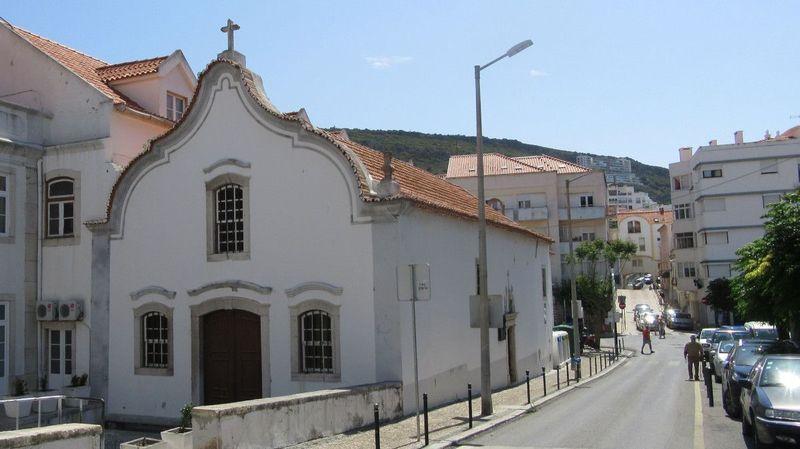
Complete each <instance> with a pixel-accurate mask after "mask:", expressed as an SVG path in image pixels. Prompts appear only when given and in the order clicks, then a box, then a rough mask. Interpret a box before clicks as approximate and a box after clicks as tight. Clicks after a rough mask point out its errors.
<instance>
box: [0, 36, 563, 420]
mask: <svg viewBox="0 0 800 449" xmlns="http://www.w3.org/2000/svg"><path fill="white" fill-rule="evenodd" d="M0 31H2V33H3V36H2V39H1V40H0V45H17V46H20V47H24V46H25V45H27V46H28V47H30V48H28V47H24V48H26V49H27V50H26V51H29V53H30V54H21V55H20V56H19V58H20V59H25V58H28V59H31V60H33V59H37V58H38V59H41V60H42V61H41V63H42V64H52V65H54V67H55V68H54V69H53V70H54V71H56V72H58V71H61V72H60V73H61V74H60V75H58V76H63V77H70V78H69V79H70V80H71V82H72V85H71V86H68V87H66V88H65V87H63V86H61V85H58V89H57V90H63V89H72V88H80V89H87V90H88V91H90V93H91V94H95V91H97V90H98V89H97V88H96V86H93V85H92V82H91V80H87V78H91V77H90V76H87V75H86V74H85V73H82V72H81V70H84V69H85V68H76V67H69V66H68V65H65V63H64V61H59V58H58V55H60V54H63V53H67V52H74V50H69V49H67V48H66V47H63V46H61V45H60V44H56V43H53V42H51V41H47V45H42V46H41V47H38V46H36V45H35V44H31V40H34V41H36V40H37V38H34V37H31V36H32V35H29V33H27V32H24V31H23V30H20V29H18V28H15V27H13V26H10V25H6V26H5V27H3V28H0ZM6 34H7V36H6ZM33 36H35V35H33ZM15 39H16V40H15ZM38 39H43V38H38ZM17 41H19V42H17ZM42 47H44V48H42ZM53 48H55V50H53ZM48 50H49V51H50V52H49V53H48ZM36 51H38V52H39V53H36ZM76 53H77V52H76ZM0 54H5V53H2V52H0ZM54 54H55V55H56V56H54ZM48 58H49V60H48ZM170 58H175V59H177V62H175V63H174V66H166V67H167V68H165V69H164V72H163V73H162V67H165V65H167V64H168V62H169V61H170ZM3 62H4V61H0V67H4V68H3V69H2V70H3V71H4V72H3V76H2V77H0V79H3V80H5V79H7V77H6V72H5V71H6V70H7V69H6V68H5V67H8V64H4V65H3ZM132 64H133V63H132ZM152 64H154V65H157V68H155V69H153V68H152V67H151V66H149V65H148V67H150V68H149V69H147V70H146V71H145V73H146V74H144V75H134V76H128V77H126V78H125V79H126V80H130V81H131V82H132V83H133V82H134V81H133V78H136V77H137V76H143V77H145V78H147V79H148V80H149V79H150V78H153V77H155V79H154V80H153V81H152V82H149V83H143V84H142V86H141V88H132V89H129V90H128V91H127V92H129V93H128V94H125V95H124V96H123V95H120V98H121V99H122V101H126V102H127V104H128V105H129V106H127V107H123V106H116V103H114V100H113V99H103V98H102V97H100V98H98V99H97V100H96V103H97V105H99V107H100V109H101V110H103V109H102V108H103V105H105V104H108V106H107V107H106V110H107V111H108V114H111V117H112V119H111V122H112V123H113V117H115V116H114V115H113V114H125V112H124V111H126V110H130V109H132V108H131V106H130V105H133V104H136V105H138V107H139V108H141V109H142V110H143V111H142V112H141V115H142V116H141V117H140V116H138V115H137V116H135V117H134V116H131V119H132V120H133V119H135V120H140V121H143V122H147V123H149V122H150V121H151V122H152V123H154V124H158V126H156V125H153V129H152V130H150V131H151V132H149V133H142V134H141V135H138V137H140V139H139V141H138V142H137V143H136V145H131V148H130V149H120V150H117V148H116V147H115V143H114V140H113V136H114V135H115V134H114V132H113V131H114V130H115V128H114V127H113V126H111V127H110V130H111V133H110V134H111V136H112V139H111V140H110V141H109V140H108V139H109V138H108V137H103V138H100V137H99V136H100V135H103V133H102V132H95V138H94V139H95V140H99V142H95V141H94V140H93V141H92V143H91V144H85V145H84V146H80V148H79V149H76V150H72V149H71V147H68V146H67V147H65V146H63V145H62V144H59V143H52V144H51V143H50V142H41V143H38V144H36V145H29V146H30V148H32V149H31V150H30V151H29V150H28V148H29V146H26V145H28V144H27V143H24V142H17V143H13V144H9V143H0V175H1V174H2V173H4V170H5V172H12V171H13V173H14V176H13V178H7V179H13V180H12V181H10V182H12V183H13V187H12V191H13V192H16V193H14V194H15V195H16V197H15V198H17V200H16V201H15V202H14V203H13V205H12V206H11V207H7V209H6V210H7V212H6V214H7V216H10V217H12V220H16V221H15V223H16V225H15V226H16V227H15V228H14V233H15V234H14V239H13V240H12V242H13V243H10V244H13V245H19V244H22V245H23V249H21V250H19V252H17V253H14V254H15V255H14V256H13V257H10V256H9V257H8V258H6V257H7V256H6V254H7V253H6V252H5V251H3V253H2V254H3V256H2V257H4V259H3V264H4V266H6V265H5V264H6V263H8V264H13V265H14V266H15V269H19V270H26V271H27V270H28V269H29V268H30V269H34V267H28V266H27V265H26V263H25V262H26V261H27V260H28V259H29V258H30V257H33V258H34V259H35V264H38V265H40V266H41V267H42V268H41V278H42V279H43V281H37V280H36V279H37V276H36V273H35V270H34V273H33V274H32V275H31V276H27V275H25V276H20V277H19V279H25V280H26V282H28V281H29V282H32V283H33V284H32V285H33V286H32V287H30V288H29V287H28V285H29V284H27V283H26V284H25V285H23V286H21V287H20V286H17V284H15V283H14V282H17V280H16V279H17V278H14V279H15V280H14V282H12V281H11V280H10V278H9V279H7V278H5V277H4V278H0V280H1V281H2V284H0V301H3V302H0V307H2V304H8V307H10V310H13V311H14V312H15V313H17V314H18V315H19V316H20V317H23V316H24V320H20V321H19V322H20V323H23V322H24V324H23V325H16V326H11V327H10V328H7V329H6V331H7V332H9V335H10V337H9V338H13V341H14V345H15V349H14V350H13V351H11V352H8V353H7V354H6V355H5V357H7V358H8V359H9V360H12V361H13V369H12V370H11V371H8V375H9V376H10V377H14V376H25V375H28V376H30V374H31V373H36V372H42V373H44V372H52V367H53V366H56V365H58V367H59V370H60V371H61V372H64V371H65V369H66V366H67V365H69V366H70V369H71V372H73V373H83V372H87V373H88V375H89V383H90V384H91V391H92V395H93V396H99V397H103V398H105V399H106V402H107V407H108V409H107V413H108V417H109V418H110V419H112V420H117V421H127V422H131V421H136V422H150V423H160V422H163V421H164V420H169V419H172V418H174V417H176V415H177V412H178V410H179V409H180V408H181V407H182V406H183V405H184V404H186V403H189V402H193V403H195V404H213V403H223V402H233V401H239V400H245V399H252V398H259V397H270V396H280V395H286V394H292V393H297V392H304V391H313V390H318V389H327V388H336V387H343V386H349V385H359V384H369V383H375V382H381V381H401V382H402V383H403V385H404V402H405V403H406V404H413V403H414V390H413V383H414V371H413V351H412V347H413V345H412V343H413V342H412V336H411V335H412V334H411V329H412V323H411V310H410V304H409V303H408V302H401V301H398V293H397V291H398V282H403V280H402V279H400V280H399V278H398V267H404V266H407V265H409V264H428V265H429V267H430V296H431V298H430V300H429V301H425V302H419V303H418V304H417V329H418V341H419V349H420V350H419V379H420V390H421V391H425V392H427V393H428V394H429V395H430V398H431V403H433V404H435V403H442V402H446V401H450V400H454V399H456V398H457V397H459V396H461V397H463V395H464V389H465V386H466V384H467V383H468V382H472V383H473V384H474V385H479V381H478V380H479V371H480V353H479V351H478V347H479V345H478V340H479V330H478V329H473V328H471V327H470V309H469V297H470V296H471V295H474V294H475V293H476V290H477V282H476V279H477V275H476V273H477V269H476V258H477V255H478V248H477V218H476V216H477V211H476V209H477V200H476V198H475V197H474V196H472V195H471V194H469V193H468V192H467V191H466V190H464V189H462V188H460V187H457V186H455V185H453V184H451V183H449V182H447V181H446V180H443V179H439V178H437V177H436V176H434V175H432V174H430V173H428V172H426V171H424V170H422V169H419V168H417V167H414V166H413V165H411V164H407V163H404V162H402V161H398V160H393V159H392V158H391V156H389V155H384V154H382V153H380V152H378V151H375V150H372V149H370V148H367V147H365V146H362V145H359V144H357V143H355V142H353V141H350V140H349V139H348V137H347V135H346V133H344V132H337V131H329V130H324V129H320V128H317V127H315V126H314V125H313V124H312V123H311V122H310V120H309V118H308V115H307V114H306V113H305V111H304V110H302V109H301V110H300V111H297V112H289V113H283V112H281V111H279V110H278V109H277V108H276V107H275V106H274V105H273V104H272V103H271V102H270V100H269V99H268V97H267V95H266V93H265V90H264V87H263V85H262V82H261V79H260V77H259V76H258V75H257V74H255V73H253V72H252V71H250V70H249V69H247V66H246V63H245V59H244V56H243V55H241V54H240V53H238V52H236V51H234V50H233V48H232V40H231V41H229V49H228V50H227V51H224V52H223V53H221V54H220V55H219V56H218V58H217V59H216V60H214V61H213V62H211V63H210V64H209V65H208V67H207V68H206V69H205V70H204V71H203V72H202V73H201V74H200V76H199V77H198V78H197V79H196V80H195V78H194V77H193V76H192V75H191V70H190V69H189V68H188V65H186V64H185V60H183V57H182V55H180V53H179V52H178V53H173V55H172V56H170V57H168V58H166V59H163V60H162V61H161V62H159V63H158V64H155V63H152ZM59 65H60V67H59ZM134 65H135V64H134ZM168 69H169V70H171V71H169V72H168V71H167V70H168ZM143 70H144V69H143ZM94 71H95V73H96V72H97V71H98V68H95V69H94ZM100 71H101V72H104V73H105V72H106V71H105V70H100ZM121 71H122V73H123V74H126V75H127V74H129V73H138V72H136V70H135V69H132V68H131V69H126V70H121ZM183 71H186V73H183ZM108 72H112V70H111V69H108ZM173 72H175V74H173V75H169V73H173ZM15 76H16V77H17V81H16V82H17V83H18V84H19V85H16V86H12V87H11V88H14V89H18V90H25V88H26V86H24V85H23V84H24V81H25V80H24V79H23V78H24V77H23V76H22V74H18V75H15ZM54 76H56V75H54ZM169 76H175V77H176V78H178V79H179V80H182V81H181V82H183V83H184V84H182V85H180V86H177V87H171V86H167V85H168V83H167V82H165V81H164V80H161V79H160V78H159V77H169ZM108 78H109V79H112V78H113V76H111V75H109V77H108ZM2 83H3V82H0V88H2V89H0V94H2V92H3V91H5V90H7V89H8V87H6V86H4V85H3V84H2ZM109 83H111V84H110V85H111V86H112V87H114V86H115V85H114V82H113V81H109ZM29 84H31V83H29ZM46 84H47V83H43V84H42V85H33V84H31V85H30V86H28V87H27V88H29V89H33V90H40V91H41V90H44V89H45V88H47V87H48V86H47V85H46ZM165 86H167V87H168V88H166V89H165V88H164V87H165ZM50 87H51V88H52V89H56V88H55V87H52V86H50ZM114 88H115V89H116V90H115V91H114V92H123V91H122V86H120V87H114ZM92 89H94V90H92ZM173 89H174V90H173ZM59 92H60V91H59ZM173 94H179V95H180V98H181V99H182V100H183V101H184V103H183V104H184V105H185V108H182V109H181V110H180V114H179V115H175V110H174V109H175V104H176V103H174V100H175V98H177V97H175V96H174V95H173ZM59 95H61V96H62V97H64V96H66V94H64V93H60V94H59ZM86 95H89V94H86ZM136 95H139V96H141V98H142V99H141V100H139V97H137V96H136ZM170 95H173V103H171V104H172V105H173V107H172V112H173V113H172V115H170V112H169V111H170V109H169V108H168V107H167V106H168V105H169V104H170V103H169V98H170ZM148 96H151V97H152V99H153V102H152V103H147V101H145V97H148ZM3 104H5V103H3ZM68 104H71V103H69V102H68V101H67V99H65V100H64V105H58V104H52V105H50V106H47V107H41V108H38V109H37V108H36V107H35V106H31V103H23V104H15V105H14V106H8V108H19V110H21V111H24V114H27V116H35V115H36V114H40V115H41V116H42V117H43V120H46V121H47V120H49V121H50V122H51V124H50V125H49V126H50V129H51V134H52V130H53V129H54V128H56V127H57V126H56V125H55V122H56V121H57V120H65V119H64V118H61V117H59V116H58V109H59V108H64V107H67V106H66V105H68ZM156 105H158V107H156ZM76 107H77V106H76ZM159 108H160V109H159ZM14 110H15V111H16V110H17V109H14ZM148 111H149V112H148ZM137 113H138V112H137ZM20 114H22V113H20ZM130 114H133V113H132V112H131V113H130ZM145 115H149V116H152V119H151V118H146V117H145ZM122 117H123V118H128V116H127V115H122ZM82 120H83V121H84V122H85V124H86V125H85V126H86V127H87V128H89V127H91V126H98V125H96V124H95V123H94V118H93V117H91V116H86V117H83V118H82ZM0 123H2V122H0ZM137 123H138V122H137ZM0 132H5V134H8V132H7V131H3V128H0ZM106 134H109V133H108V132H106ZM124 135H125V136H129V135H128V134H124ZM7 140H9V141H13V140H14V139H12V138H9V139H7ZM17 140H22V139H17ZM78 140H79V139H78ZM134 147H135V149H134ZM118 151H119V153H120V155H119V156H118V157H116V156H115V155H116V154H117V152H118ZM29 152H30V156H29V155H28V153H29ZM39 160H44V168H41V167H40V168H37V164H38V165H42V164H41V163H39V162H37V161H39ZM18 165H21V166H23V167H25V168H17V166H18ZM26 170H27V171H26ZM51 172H52V173H51ZM18 173H27V175H22V174H18ZM0 179H2V178H0ZM37 179H39V180H37ZM61 179H66V180H71V182H72V190H69V189H68V188H67V187H68V186H67V185H64V186H61V185H55V184H51V183H52V182H54V181H56V180H61ZM38 190H41V191H42V193H41V197H40V196H38V195H39V194H37V191H38ZM50 190H52V198H49V197H46V196H45V195H47V192H49V191H50ZM20 191H24V192H25V193H24V194H21V193H19V192H20ZM90 192H91V193H90ZM31 198H32V199H31ZM40 198H42V199H44V200H47V199H50V200H52V202H46V201H42V202H39V199H40ZM8 204H11V203H8ZM36 204H39V206H35V205H36ZM45 204H46V205H47V207H45ZM51 204H59V205H58V206H54V207H53V208H52V209H51V208H50V206H51ZM61 204H64V205H63V206H62V205H61ZM67 204H71V206H67ZM24 205H28V206H27V208H26V207H23V206H24ZM37 207H38V208H39V209H37ZM70 207H71V209H70ZM31 208H33V212H31V210H30V209H31ZM68 209H69V210H71V211H72V215H69V214H67V212H66V211H67V210H68ZM39 216H41V217H42V221H43V224H41V225H40V226H39V227H37V221H38V220H37V218H38V217H39ZM62 217H63V218H62ZM66 217H69V218H71V219H72V222H71V223H72V225H71V226H72V227H71V228H69V227H68V225H67V224H65V223H66ZM26 220H27V221H26ZM487 220H488V222H489V230H488V248H489V254H488V257H489V261H488V264H489V265H488V271H489V283H488V288H489V293H490V294H499V295H502V298H503V304H504V311H505V326H506V330H505V331H504V332H496V333H492V341H491V348H490V349H491V356H492V376H493V377H492V380H493V385H494V386H495V387H501V386H505V385H509V384H511V383H515V382H517V381H519V380H520V379H521V378H522V377H524V372H525V370H526V369H527V370H531V371H533V372H540V370H541V367H543V366H552V362H551V359H550V348H551V335H552V333H551V327H552V324H553V323H552V310H550V307H549V306H548V304H550V302H551V300H552V298H551V296H552V286H551V281H550V278H551V274H550V270H551V268H550V258H549V254H550V246H551V243H552V240H551V239H549V238H548V237H546V236H543V235H541V234H539V233H537V232H535V231H532V230H529V229H526V228H524V227H522V226H520V225H518V224H516V223H515V222H513V221H512V220H510V219H508V218H506V217H505V216H503V215H502V214H501V213H499V212H496V211H494V210H493V209H491V208H488V207H487ZM51 222H52V223H54V224H53V225H52V226H58V228H57V229H59V230H61V231H62V233H67V231H70V235H64V236H61V238H62V239H63V240H62V239H59V240H53V241H52V242H57V243H52V242H51V240H50V238H51V237H50V236H49V235H47V232H45V229H47V230H48V232H49V229H51V228H50V227H49V226H51V225H50V223H51ZM56 223H57V225H56ZM23 229H24V230H25V232H22V230H23ZM70 240H72V242H73V243H71V244H67V243H65V242H68V241H70ZM37 241H38V242H42V244H41V245H40V246H41V247H42V250H43V251H42V252H41V253H40V256H39V257H40V259H38V260H36V257H35V256H33V255H35V254H37V252H36V251H34V250H33V249H31V248H36V247H37ZM3 244H8V243H5V241H4V240H0V245H3ZM62 244H63V246H62ZM67 245H69V246H67ZM58 250H62V251H64V252H65V254H60V253H56V252H55V251H58ZM35 264H34V265H35ZM17 265H18V266H19V268H16V266H17ZM9 266H11V265H9ZM37 282H39V283H37ZM40 285H46V288H41V289H40V288H39V286H40ZM37 289H40V290H41V291H40V292H38V293H37ZM50 301H52V302H55V303H56V304H58V305H59V306H61V303H66V304H67V305H69V304H72V303H74V304H79V306H78V307H82V310H83V315H82V316H81V317H80V319H75V320H68V321H62V320H60V319H59V318H58V317H48V318H50V319H48V320H39V321H37V320H36V319H35V318H36V316H35V314H34V313H26V312H27V311H29V310H35V306H36V305H39V304H42V303H47V302H50ZM20 328H22V329H20ZM52 329H62V330H63V332H70V334H69V339H70V340H69V341H70V347H69V354H71V355H70V357H72V358H71V359H70V360H69V361H67V360H61V359H58V358H59V357H61V358H63V356H64V355H65V354H66V353H67V352H65V351H66V349H65V347H64V346H63V343H62V342H63V341H64V339H65V338H66V334H63V333H62V334H59V335H58V336H57V337H53V336H52V335H55V334H51V337H50V339H49V340H48V338H47V332H50V330H52ZM12 335H13V337H11V336H12ZM56 344H58V345H61V346H59V347H58V349H54V348H55V346H54V345H56ZM30 349H35V351H34V352H33V354H35V355H34V356H33V357H29V358H30V359H31V360H28V359H26V358H25V354H26V350H30ZM57 359H58V360H57ZM7 382H8V381H7ZM51 382H52V380H51ZM7 385H8V384H5V385H4V387H5V386H7ZM412 408H413V407H410V408H409V410H411V409H412ZM407 412H408V411H407Z"/></svg>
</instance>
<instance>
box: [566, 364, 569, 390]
mask: <svg viewBox="0 0 800 449" xmlns="http://www.w3.org/2000/svg"><path fill="white" fill-rule="evenodd" d="M566 371H567V386H569V365H567V369H566Z"/></svg>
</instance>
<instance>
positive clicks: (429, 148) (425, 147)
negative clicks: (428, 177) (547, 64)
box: [347, 129, 670, 204]
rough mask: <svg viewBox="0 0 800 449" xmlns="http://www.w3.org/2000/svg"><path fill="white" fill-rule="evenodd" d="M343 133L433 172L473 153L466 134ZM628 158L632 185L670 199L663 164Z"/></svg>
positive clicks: (504, 148)
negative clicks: (457, 156)
mask: <svg viewBox="0 0 800 449" xmlns="http://www.w3.org/2000/svg"><path fill="white" fill-rule="evenodd" d="M347 134H348V135H349V136H350V139H352V140H354V141H356V142H358V143H361V144H363V145H367V146H369V147H372V148H375V149H376V150H380V151H384V152H386V151H389V152H391V153H392V154H393V155H394V157H396V158H399V159H402V160H405V161H409V160H413V161H414V164H415V165H416V166H418V167H422V168H424V169H426V170H428V171H430V172H432V173H437V174H438V173H445V172H446V171H447V161H448V160H449V159H450V156H451V155H454V154H470V153H475V137H470V136H458V135H444V134H425V133H418V132H411V131H394V130H373V129H347ZM483 146H484V151H485V152H487V153H502V154H505V155H508V156H528V155H534V154H546V155H549V156H553V157H557V158H560V159H564V160H567V161H571V162H575V157H576V156H578V155H579V154H589V155H590V156H593V157H594V158H595V159H600V160H603V159H606V158H608V159H610V158H611V157H610V156H602V155H597V154H591V153H578V152H575V151H566V150H559V149H556V148H548V147H543V146H540V145H533V144H527V143H522V142H520V141H518V140H513V139H491V138H484V139H483ZM628 159H630V158H628ZM630 160H631V169H632V171H633V173H634V174H636V175H637V176H638V177H639V179H640V180H641V183H640V184H637V185H636V189H637V190H640V191H643V192H647V193H649V194H650V197H651V198H652V199H653V200H654V201H657V202H659V203H662V204H668V203H669V202H670V193H669V171H668V170H667V169H666V168H663V167H656V166H654V165H646V164H642V163H641V162H638V161H636V160H633V159H630Z"/></svg>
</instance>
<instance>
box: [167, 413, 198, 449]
mask: <svg viewBox="0 0 800 449" xmlns="http://www.w3.org/2000/svg"><path fill="white" fill-rule="evenodd" d="M192 408H194V404H192V403H189V404H186V405H184V406H183V408H181V423H180V425H179V426H178V427H175V428H172V429H168V430H165V431H163V432H161V439H162V440H164V441H166V442H167V443H168V444H169V447H170V449H191V447H192Z"/></svg>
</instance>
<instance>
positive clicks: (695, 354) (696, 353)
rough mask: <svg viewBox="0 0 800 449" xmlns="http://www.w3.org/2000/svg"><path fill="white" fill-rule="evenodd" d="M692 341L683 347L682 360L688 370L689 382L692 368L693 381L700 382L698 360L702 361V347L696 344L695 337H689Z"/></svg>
mask: <svg viewBox="0 0 800 449" xmlns="http://www.w3.org/2000/svg"><path fill="white" fill-rule="evenodd" d="M691 339H692V341H690V342H689V343H686V346H684V347H683V358H684V359H685V360H686V364H687V367H688V368H689V380H692V368H694V380H700V360H702V359H703V346H702V345H700V343H698V342H697V341H696V340H697V337H695V336H694V335H692V336H691Z"/></svg>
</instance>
